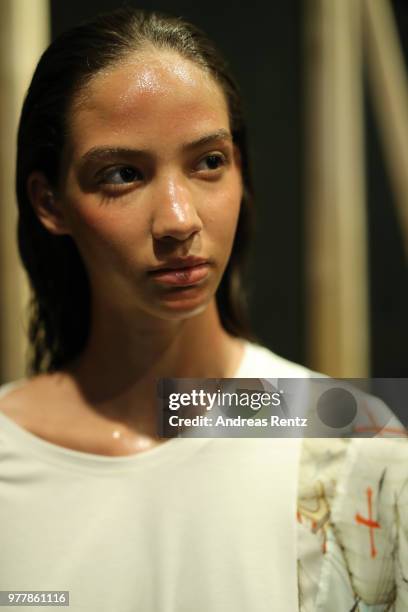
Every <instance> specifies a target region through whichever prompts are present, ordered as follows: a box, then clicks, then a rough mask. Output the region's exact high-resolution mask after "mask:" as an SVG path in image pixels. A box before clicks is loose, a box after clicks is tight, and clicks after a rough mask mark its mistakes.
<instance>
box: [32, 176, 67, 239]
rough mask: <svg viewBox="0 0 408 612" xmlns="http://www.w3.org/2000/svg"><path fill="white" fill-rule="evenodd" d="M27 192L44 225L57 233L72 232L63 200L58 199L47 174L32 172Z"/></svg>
mask: <svg viewBox="0 0 408 612" xmlns="http://www.w3.org/2000/svg"><path fill="white" fill-rule="evenodd" d="M27 193H28V197H29V199H30V202H31V205H32V207H33V208H34V211H35V213H36V215H37V217H38V219H39V220H40V222H41V223H42V224H43V226H44V227H45V228H46V229H47V230H48V231H49V232H51V234H55V235H63V234H70V233H71V232H70V231H69V228H68V225H67V223H66V220H65V217H64V212H63V210H62V206H61V201H59V200H58V198H57V196H56V194H55V193H54V190H53V189H52V187H51V186H50V184H49V182H48V180H47V178H46V176H45V174H43V173H42V172H37V171H36V172H32V173H31V174H30V175H29V177H28V180H27Z"/></svg>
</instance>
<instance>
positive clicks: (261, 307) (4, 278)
mask: <svg viewBox="0 0 408 612" xmlns="http://www.w3.org/2000/svg"><path fill="white" fill-rule="evenodd" d="M123 4H124V3H123V2H120V1H119V0H87V2H83V0H70V2H61V0H1V2H0V17H1V19H0V27H1V29H2V32H1V37H0V41H1V42H0V45H1V48H0V49H1V54H0V87H1V96H0V190H1V196H0V197H1V199H0V296H1V297H0V300H1V303H0V382H5V381H8V380H12V379H15V378H18V377H20V376H23V375H24V363H25V357H24V356H25V350H26V348H25V340H24V330H25V329H26V326H27V325H26V320H25V309H24V305H25V303H26V301H27V296H28V290H27V286H26V281H25V278H24V273H23V271H22V269H21V266H20V264H19V260H18V256H17V253H16V239H15V223H16V206H15V197H14V158H15V138H16V128H17V121H18V114H19V110H20V107H21V103H22V99H23V96H24V91H25V90H26V88H27V86H28V83H29V80H30V77H31V74H32V71H33V69H34V67H35V64H36V62H37V61H38V58H39V56H40V54H41V52H42V51H43V50H44V48H45V47H46V46H47V44H48V43H49V42H50V40H52V39H53V38H54V37H55V36H57V35H58V34H59V33H61V32H62V31H63V30H65V29H67V28H69V27H71V26H73V25H75V24H77V23H78V22H80V21H81V20H84V19H87V18H90V17H92V16H93V15H95V14H97V13H99V12H102V11H106V10H110V9H113V8H116V7H118V6H122V5H123ZM126 4H128V5H132V6H137V7H139V8H146V9H156V10H162V11H165V12H168V13H171V14H174V15H181V16H183V17H185V18H187V19H188V20H191V21H192V22H194V23H195V24H196V25H198V26H200V27H201V28H202V29H204V30H205V31H206V32H207V33H208V34H209V35H210V37H211V38H213V39H214V40H215V41H216V43H218V46H219V47H220V48H221V49H222V51H223V52H224V54H225V55H226V56H227V58H228V59H229V61H230V65H231V67H232V69H233V72H234V74H235V76H236V77H237V80H238V81H239V83H240V85H241V89H242V93H243V97H244V100H245V104H246V112H247V120H248V126H249V134H250V149H251V152H252V166H253V172H254V176H255V187H256V194H257V198H256V208H257V224H256V227H257V229H256V236H255V237H254V242H253V247H252V253H251V262H250V271H249V274H248V286H249V292H250V296H251V319H252V323H253V328H254V330H255V332H256V333H257V335H258V336H259V337H260V339H261V340H262V343H263V344H265V345H267V346H268V347H269V348H271V349H272V350H273V351H275V352H277V353H279V354H280V355H282V356H284V357H286V358H288V359H291V360H293V361H297V362H299V363H302V364H305V365H307V366H309V367H311V368H313V369H315V370H318V371H321V372H325V373H327V374H330V375H332V376H344V377H365V376H376V377H408V359H407V346H408V321H407V313H408V282H407V281H408V278H407V266H406V263H407V255H408V90H407V77H406V57H407V53H408V49H407V42H408V5H407V3H406V0H392V1H391V0H276V1H274V2H273V3H264V2H262V3H261V2H259V1H254V2H251V4H250V7H249V6H248V5H247V4H245V5H240V3H237V2H232V1H231V2H226V1H225V0H224V2H222V3H204V4H203V3H191V2H189V3H188V2H183V1H182V0H179V1H177V0H160V1H159V0H158V1H156V2H150V1H147V0H144V1H143V0H142V1H141V2H132V1H130V0H129V1H128V2H127V3H126ZM61 76H62V78H63V75H61Z"/></svg>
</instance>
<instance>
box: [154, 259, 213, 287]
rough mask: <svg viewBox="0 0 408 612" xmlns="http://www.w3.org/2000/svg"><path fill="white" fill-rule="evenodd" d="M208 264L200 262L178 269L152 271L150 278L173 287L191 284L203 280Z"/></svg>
mask: <svg viewBox="0 0 408 612" xmlns="http://www.w3.org/2000/svg"><path fill="white" fill-rule="evenodd" d="M208 269H209V266H208V264H205V263H204V264H200V265H198V266H190V267H189V268H182V269H180V270H166V271H158V272H152V273H151V275H152V278H154V279H155V280H156V281H158V282H160V283H166V285H171V286H173V287H184V286H186V285H193V284H195V283H198V282H199V281H201V280H203V279H204V278H205V277H206V276H207V274H208Z"/></svg>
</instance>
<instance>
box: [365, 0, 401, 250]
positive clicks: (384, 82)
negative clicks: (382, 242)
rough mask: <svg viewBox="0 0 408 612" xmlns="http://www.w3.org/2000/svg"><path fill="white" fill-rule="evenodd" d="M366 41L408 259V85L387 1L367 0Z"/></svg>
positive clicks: (371, 81) (382, 135)
mask: <svg viewBox="0 0 408 612" xmlns="http://www.w3.org/2000/svg"><path fill="white" fill-rule="evenodd" d="M364 10H365V17H366V19H365V21H364V23H365V26H366V27H365V42H366V49H367V59H368V68H369V77H370V85H371V89H372V94H373V101H374V107H375V110H376V115H377V120H378V124H379V128H380V135H381V138H382V143H383V147H384V152H385V162H386V164H387V169H388V173H389V176H390V179H391V187H392V189H393V192H394V196H395V203H396V206H397V215H398V217H399V221H400V227H401V231H402V239H403V244H404V248H405V253H406V256H407V258H408V82H407V76H406V70H405V65H404V57H403V54H402V50H401V47H400V45H399V42H398V31H397V27H396V24H395V19H394V16H393V13H392V9H391V6H390V4H389V2H388V1H387V0H376V1H375V2H373V1H372V0H364Z"/></svg>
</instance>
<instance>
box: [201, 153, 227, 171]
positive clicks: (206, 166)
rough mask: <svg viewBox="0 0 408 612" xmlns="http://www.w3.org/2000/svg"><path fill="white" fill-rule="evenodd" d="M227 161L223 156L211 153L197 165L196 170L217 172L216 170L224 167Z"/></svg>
mask: <svg viewBox="0 0 408 612" xmlns="http://www.w3.org/2000/svg"><path fill="white" fill-rule="evenodd" d="M226 162H227V160H226V158H225V155H222V154H221V153H211V155H206V156H205V157H204V158H203V159H202V160H201V161H200V162H199V164H198V166H197V168H198V170H218V168H220V167H222V166H225V164H226Z"/></svg>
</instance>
